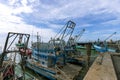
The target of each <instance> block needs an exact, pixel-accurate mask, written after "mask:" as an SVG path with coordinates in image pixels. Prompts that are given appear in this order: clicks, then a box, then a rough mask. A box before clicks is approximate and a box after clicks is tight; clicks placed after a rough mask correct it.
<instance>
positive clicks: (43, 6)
mask: <svg viewBox="0 0 120 80" xmlns="http://www.w3.org/2000/svg"><path fill="white" fill-rule="evenodd" d="M68 20H72V21H74V22H75V23H76V27H75V30H74V35H76V34H77V33H79V32H80V31H81V30H82V29H84V28H85V29H86V31H85V33H84V34H83V36H82V37H81V41H91V40H92V41H94V40H97V39H98V38H100V39H101V40H104V39H105V38H107V37H108V36H109V35H110V34H112V33H113V32H117V34H116V35H114V36H113V37H112V39H114V40H118V39H120V0H0V44H1V45H2V44H3V43H4V41H5V38H6V36H7V33H8V32H19V33H21V32H22V33H29V34H33V35H35V34H37V32H39V34H40V36H41V37H42V40H43V41H49V39H50V38H51V37H54V36H55V35H56V34H57V32H58V31H59V30H60V29H61V28H62V27H63V26H64V24H65V23H66V22H67V21H68Z"/></svg>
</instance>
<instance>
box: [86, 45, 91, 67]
mask: <svg viewBox="0 0 120 80" xmlns="http://www.w3.org/2000/svg"><path fill="white" fill-rule="evenodd" d="M91 46H92V44H91V43H87V44H86V53H87V55H86V57H87V59H86V62H87V63H86V67H87V68H88V67H89V65H90V56H91Z"/></svg>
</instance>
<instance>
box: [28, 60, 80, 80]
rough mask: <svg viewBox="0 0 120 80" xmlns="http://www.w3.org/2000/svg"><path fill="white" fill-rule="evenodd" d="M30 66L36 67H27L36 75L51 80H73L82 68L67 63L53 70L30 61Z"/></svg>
mask: <svg viewBox="0 0 120 80" xmlns="http://www.w3.org/2000/svg"><path fill="white" fill-rule="evenodd" d="M30 64H32V65H35V66H36V67H35V66H30V65H29V66H28V67H29V68H31V69H33V70H34V71H35V72H37V73H38V74H40V75H43V76H45V77H47V78H49V79H52V80H56V79H57V80H73V79H74V78H75V77H76V76H77V75H78V74H79V72H80V70H81V69H82V67H80V66H78V65H74V64H69V63H67V64H66V65H64V66H62V67H59V66H55V68H45V67H42V66H41V65H40V64H39V63H38V62H34V61H32V60H31V61H30ZM54 72H55V73H54ZM43 73H44V74H43ZM50 73H52V74H50Z"/></svg>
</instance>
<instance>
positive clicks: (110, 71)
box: [83, 53, 117, 80]
mask: <svg viewBox="0 0 120 80" xmlns="http://www.w3.org/2000/svg"><path fill="white" fill-rule="evenodd" d="M100 58H101V57H100V56H98V57H97V58H96V60H95V61H94V63H93V65H92V66H91V67H90V68H89V71H88V72H87V74H86V76H85V77H84V79H83V80H117V77H116V73H115V69H114V66H113V62H112V59H111V54H109V53H104V58H103V62H102V64H101V65H100V64H98V62H99V60H100Z"/></svg>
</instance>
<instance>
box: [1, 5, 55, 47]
mask: <svg viewBox="0 0 120 80" xmlns="http://www.w3.org/2000/svg"><path fill="white" fill-rule="evenodd" d="M18 9H19V8H18ZM13 12H14V9H13V8H11V7H9V6H6V5H3V4H0V44H1V45H2V46H3V45H4V41H5V38H6V36H7V33H8V32H18V33H29V34H32V31H33V30H34V33H33V34H36V33H37V32H40V35H41V34H42V35H41V36H42V37H43V40H44V41H48V40H49V39H50V37H52V36H54V35H55V34H56V33H55V32H54V31H53V30H52V29H46V28H44V29H42V28H37V27H36V26H33V25H29V24H26V23H25V22H24V21H23V19H22V18H21V17H18V16H15V15H13ZM15 12H16V11H15ZM17 14H18V13H17ZM48 36H49V37H48Z"/></svg>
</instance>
